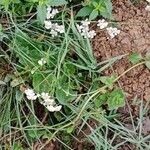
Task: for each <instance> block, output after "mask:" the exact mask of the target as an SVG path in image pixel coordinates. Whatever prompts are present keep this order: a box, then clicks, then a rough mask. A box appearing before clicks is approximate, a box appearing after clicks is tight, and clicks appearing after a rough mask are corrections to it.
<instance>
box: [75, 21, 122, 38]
mask: <svg viewBox="0 0 150 150" xmlns="http://www.w3.org/2000/svg"><path fill="white" fill-rule="evenodd" d="M108 24H109V23H108V22H107V21H106V20H104V19H100V20H98V23H97V26H98V27H99V28H100V29H104V28H106V30H107V32H108V34H109V36H110V38H111V39H112V38H114V37H115V36H116V35H118V34H120V30H118V29H117V28H113V27H107V26H108ZM89 25H90V21H88V19H86V20H85V21H81V25H79V24H77V25H76V27H77V29H78V31H79V33H81V35H82V36H83V37H84V38H91V39H92V38H94V36H95V35H96V32H95V31H94V30H91V31H90V29H89Z"/></svg>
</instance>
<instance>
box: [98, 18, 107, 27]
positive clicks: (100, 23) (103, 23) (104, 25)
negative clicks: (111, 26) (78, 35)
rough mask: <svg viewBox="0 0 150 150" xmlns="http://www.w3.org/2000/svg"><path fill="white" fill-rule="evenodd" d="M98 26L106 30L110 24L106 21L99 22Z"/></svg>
mask: <svg viewBox="0 0 150 150" xmlns="http://www.w3.org/2000/svg"><path fill="white" fill-rule="evenodd" d="M97 26H98V27H100V29H104V28H106V27H107V26H108V22H106V21H105V20H104V19H102V20H98V24H97Z"/></svg>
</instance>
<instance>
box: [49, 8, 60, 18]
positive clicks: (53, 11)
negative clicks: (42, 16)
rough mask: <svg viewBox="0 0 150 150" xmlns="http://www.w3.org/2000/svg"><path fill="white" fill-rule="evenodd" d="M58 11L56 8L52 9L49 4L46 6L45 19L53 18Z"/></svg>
mask: <svg viewBox="0 0 150 150" xmlns="http://www.w3.org/2000/svg"><path fill="white" fill-rule="evenodd" d="M57 13H59V12H58V10H57V9H52V8H51V7H50V6H48V7H47V13H46V19H50V18H54V16H55V15H56V14H57Z"/></svg>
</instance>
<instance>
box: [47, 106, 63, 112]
mask: <svg viewBox="0 0 150 150" xmlns="http://www.w3.org/2000/svg"><path fill="white" fill-rule="evenodd" d="M46 108H47V109H48V110H49V111H50V112H55V111H60V110H61V108H62V106H61V105H59V106H52V105H50V106H47V107H46Z"/></svg>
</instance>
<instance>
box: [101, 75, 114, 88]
mask: <svg viewBox="0 0 150 150" xmlns="http://www.w3.org/2000/svg"><path fill="white" fill-rule="evenodd" d="M115 78H116V76H114V75H113V76H111V77H108V76H102V77H100V81H101V82H102V83H104V84H105V85H107V86H108V87H112V86H113V83H114V80H115Z"/></svg>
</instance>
